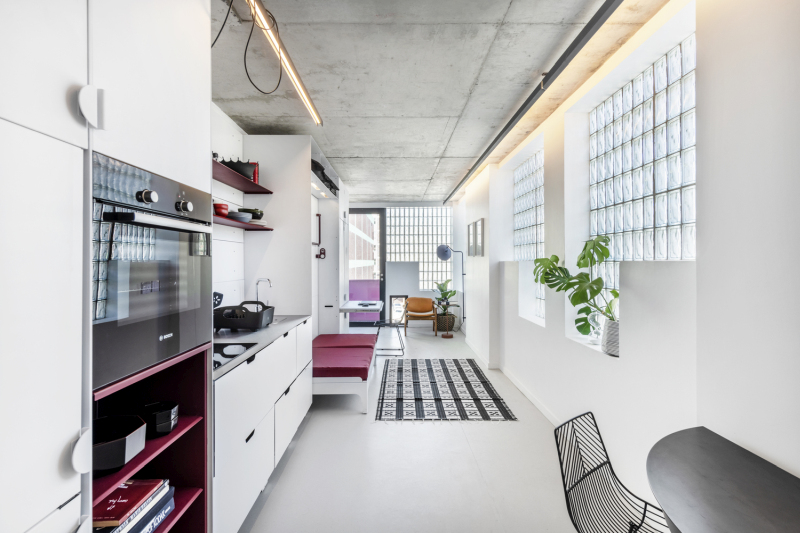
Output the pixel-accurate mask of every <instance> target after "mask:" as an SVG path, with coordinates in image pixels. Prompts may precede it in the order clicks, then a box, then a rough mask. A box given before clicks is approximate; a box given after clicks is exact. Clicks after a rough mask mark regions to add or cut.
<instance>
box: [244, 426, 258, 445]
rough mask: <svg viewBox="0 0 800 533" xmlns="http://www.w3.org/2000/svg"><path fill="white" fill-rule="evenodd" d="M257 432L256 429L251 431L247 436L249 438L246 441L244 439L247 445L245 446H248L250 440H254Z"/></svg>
mask: <svg viewBox="0 0 800 533" xmlns="http://www.w3.org/2000/svg"><path fill="white" fill-rule="evenodd" d="M255 432H256V430H255V429H254V430H253V431H251V432H250V434H249V435H248V436H247V438H246V439H244V443H245V444H247V443H248V442H250V439H252V438H253V435H254V434H255Z"/></svg>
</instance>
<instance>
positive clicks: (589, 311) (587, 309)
mask: <svg viewBox="0 0 800 533" xmlns="http://www.w3.org/2000/svg"><path fill="white" fill-rule="evenodd" d="M578 314H579V315H586V316H589V315H591V314H592V308H591V307H589V306H588V305H587V306H586V307H581V308H580V309H578Z"/></svg>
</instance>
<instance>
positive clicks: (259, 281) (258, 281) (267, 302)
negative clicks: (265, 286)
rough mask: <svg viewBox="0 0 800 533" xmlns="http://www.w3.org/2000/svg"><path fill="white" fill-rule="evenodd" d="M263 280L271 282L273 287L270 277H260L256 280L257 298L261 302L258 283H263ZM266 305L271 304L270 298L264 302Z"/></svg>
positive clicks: (270, 284)
mask: <svg viewBox="0 0 800 533" xmlns="http://www.w3.org/2000/svg"><path fill="white" fill-rule="evenodd" d="M262 281H266V282H267V283H269V286H270V288H272V281H271V280H270V279H269V278H258V279H257V280H256V300H257V301H259V302H260V301H261V299H259V297H258V284H259V283H261V282H262ZM264 305H269V300H267V301H266V302H264Z"/></svg>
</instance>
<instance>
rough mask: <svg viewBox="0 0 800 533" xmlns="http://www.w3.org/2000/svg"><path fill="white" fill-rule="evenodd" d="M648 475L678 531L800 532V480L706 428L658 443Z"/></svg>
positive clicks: (680, 432)
mask: <svg viewBox="0 0 800 533" xmlns="http://www.w3.org/2000/svg"><path fill="white" fill-rule="evenodd" d="M647 477H648V479H649V481H650V488H651V489H652V490H653V495H655V497H656V499H657V500H658V504H659V506H660V507H661V508H662V509H663V510H664V512H665V513H666V514H667V515H668V518H669V521H670V522H671V524H670V529H672V531H673V532H680V533H701V532H702V533H706V532H712V531H713V532H720V533H772V532H775V533H786V532H800V478H797V477H795V476H793V475H792V474H790V473H788V472H786V471H785V470H781V469H780V468H778V467H777V466H775V465H774V464H772V463H770V462H769V461H765V460H764V459H762V458H761V457H759V456H757V455H755V454H753V453H751V452H749V451H747V450H745V449H744V448H742V447H741V446H738V445H736V444H734V443H732V442H731V441H729V440H728V439H726V438H724V437H721V436H720V435H717V434H716V433H714V432H713V431H711V430H709V429H707V428H705V427H696V428H691V429H685V430H683V431H678V432H677V433H673V434H671V435H667V436H666V437H664V438H663V439H661V440H660V441H658V442H657V443H656V445H655V446H653V448H652V449H651V450H650V454H649V455H648V456H647Z"/></svg>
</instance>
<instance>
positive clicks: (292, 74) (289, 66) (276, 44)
mask: <svg viewBox="0 0 800 533" xmlns="http://www.w3.org/2000/svg"><path fill="white" fill-rule="evenodd" d="M247 3H248V4H250V5H251V6H252V7H253V11H254V12H255V13H256V16H257V17H258V21H259V23H260V25H261V31H263V32H264V35H266V36H267V41H269V44H271V45H272V49H273V50H275V54H277V56H278V59H279V61H281V63H283V68H284V69H286V72H288V73H289V78H290V79H291V80H292V83H293V84H294V88H295V89H297V92H298V93H300V98H301V99H302V100H303V103H304V104H305V105H306V108H307V109H308V112H309V113H311V118H313V119H314V122H315V123H316V124H317V126H322V118H320V116H319V113H318V112H317V108H316V107H314V102H312V101H311V97H310V96H308V91H306V86H305V85H303V81H302V80H301V79H300V76H299V75H298V74H297V71H296V70H295V68H294V63H292V59H291V58H290V57H289V54H288V53H287V52H286V47H285V46H283V41H281V38H280V36H279V35H278V34H276V33H275V32H273V31H272V30H271V29H270V27H269V24H267V18H266V17H265V16H264V11H266V10H265V9H264V6H263V5H262V4H261V0H247Z"/></svg>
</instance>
